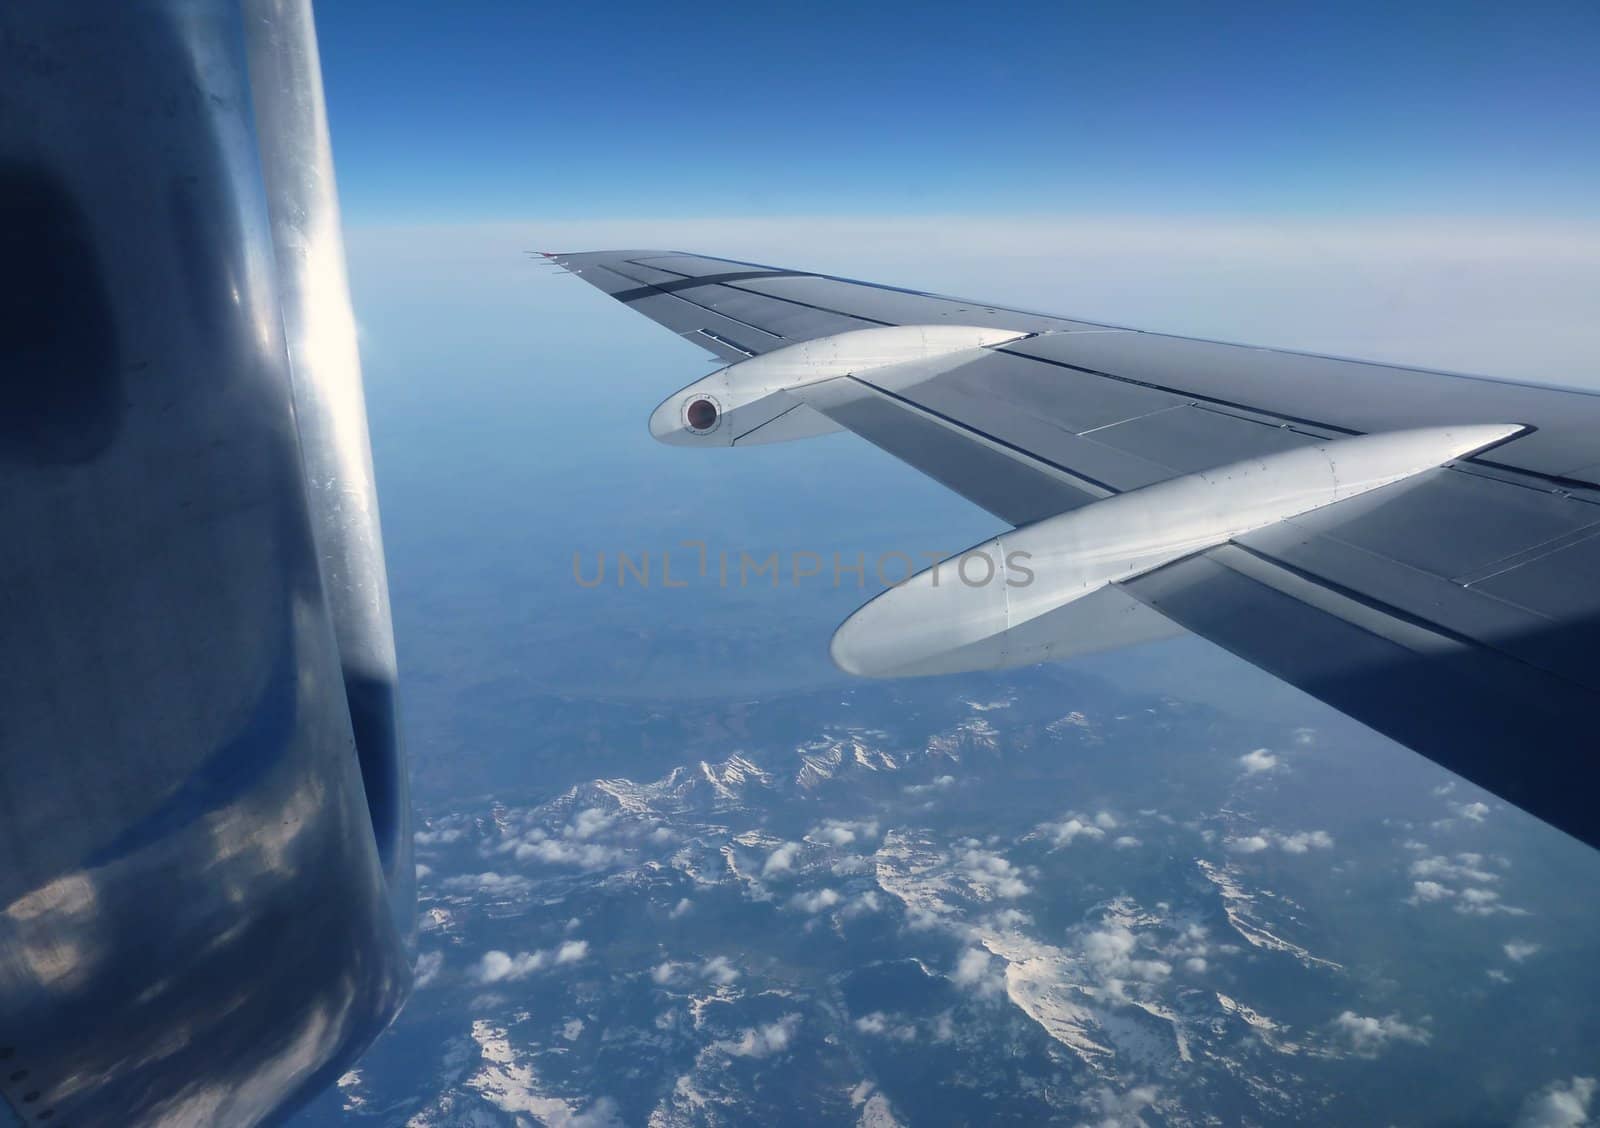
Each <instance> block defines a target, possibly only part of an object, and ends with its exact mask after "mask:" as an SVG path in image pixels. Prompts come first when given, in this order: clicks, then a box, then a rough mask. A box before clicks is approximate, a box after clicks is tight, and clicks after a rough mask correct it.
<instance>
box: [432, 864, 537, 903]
mask: <svg viewBox="0 0 1600 1128" xmlns="http://www.w3.org/2000/svg"><path fill="white" fill-rule="evenodd" d="M442 884H443V885H444V887H445V888H446V889H448V890H450V891H452V892H457V893H482V894H484V895H485V896H489V897H520V896H523V895H525V894H527V893H528V891H529V890H531V889H532V888H533V883H532V882H530V881H529V880H528V879H527V878H525V877H521V876H519V875H517V874H514V873H509V874H502V873H495V872H494V871H493V870H490V871H488V872H486V873H469V874H462V875H461V876H459V877H447V878H445V879H444V881H443V883H442Z"/></svg>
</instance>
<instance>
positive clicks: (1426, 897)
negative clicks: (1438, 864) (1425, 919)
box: [1411, 881, 1456, 904]
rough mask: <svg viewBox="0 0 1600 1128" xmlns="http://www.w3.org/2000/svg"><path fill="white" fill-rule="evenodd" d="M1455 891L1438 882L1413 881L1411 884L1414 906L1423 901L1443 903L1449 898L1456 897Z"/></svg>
mask: <svg viewBox="0 0 1600 1128" xmlns="http://www.w3.org/2000/svg"><path fill="white" fill-rule="evenodd" d="M1455 892H1456V891H1455V890H1454V889H1451V888H1449V887H1448V886H1445V885H1440V884H1439V883H1438V882H1437V881H1413V882H1412V883H1411V901H1412V903H1413V904H1415V903H1419V902H1423V901H1443V900H1444V899H1445V898H1447V897H1453V896H1455Z"/></svg>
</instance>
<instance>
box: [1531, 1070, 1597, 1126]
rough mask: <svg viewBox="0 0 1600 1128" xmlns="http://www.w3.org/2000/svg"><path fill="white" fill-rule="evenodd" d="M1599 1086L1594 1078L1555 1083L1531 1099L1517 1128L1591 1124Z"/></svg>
mask: <svg viewBox="0 0 1600 1128" xmlns="http://www.w3.org/2000/svg"><path fill="white" fill-rule="evenodd" d="M1597 1084H1600V1083H1597V1082H1596V1080H1595V1079H1594V1078H1593V1077H1574V1078H1572V1079H1571V1080H1570V1081H1557V1082H1555V1083H1554V1084H1552V1085H1550V1086H1548V1087H1547V1088H1545V1089H1543V1090H1541V1091H1540V1092H1538V1093H1536V1094H1534V1095H1533V1096H1532V1097H1530V1098H1528V1102H1527V1103H1526V1104H1525V1105H1523V1108H1522V1116H1521V1118H1520V1119H1519V1120H1518V1121H1517V1128H1581V1126H1582V1125H1585V1124H1588V1123H1589V1105H1590V1103H1591V1102H1592V1101H1593V1100H1594V1095H1595V1089H1596V1088H1597Z"/></svg>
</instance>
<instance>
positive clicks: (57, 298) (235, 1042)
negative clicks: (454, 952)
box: [0, 0, 410, 1128]
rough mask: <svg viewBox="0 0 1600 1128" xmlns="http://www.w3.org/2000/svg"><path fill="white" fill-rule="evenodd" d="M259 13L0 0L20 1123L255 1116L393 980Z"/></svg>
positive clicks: (14, 1013)
mask: <svg viewBox="0 0 1600 1128" xmlns="http://www.w3.org/2000/svg"><path fill="white" fill-rule="evenodd" d="M264 11H265V9H258V8H253V9H252V13H253V14H254V15H257V16H259V15H261V14H262V13H263V12H264ZM289 12H290V14H291V15H296V16H297V17H298V18H301V19H304V17H305V13H304V11H303V9H296V8H291V9H290V10H289ZM303 26H304V27H306V28H309V24H305V25H303ZM256 30H258V29H257V27H256V26H255V25H254V23H253V22H252V23H247V22H246V21H244V20H242V19H241V15H240V10H239V7H238V5H236V4H233V3H230V2H226V0H184V2H159V0H142V2H137V3H127V4H104V5H98V6H96V8H95V10H94V12H93V15H92V16H86V15H85V13H84V11H83V9H81V8H80V7H79V6H77V5H66V4H63V5H51V4H22V5H8V6H4V7H0V92H3V94H0V101H3V103H4V105H5V107H6V112H5V113H4V114H0V201H3V209H4V211H5V214H6V216H7V222H6V223H5V224H4V225H3V227H0V240H3V243H4V245H3V250H4V254H3V256H0V262H3V263H4V269H5V281H4V282H3V283H0V371H3V372H4V374H5V375H4V379H5V381H6V386H7V407H6V410H5V411H4V412H3V413H0V528H3V529H4V535H3V536H0V623H3V624H4V630H3V633H0V1055H3V1056H4V1057H5V1061H6V1066H5V1069H4V1071H3V1073H0V1092H3V1094H4V1097H5V1099H6V1100H7V1101H9V1102H10V1103H11V1104H12V1105H13V1106H15V1107H16V1108H17V1109H19V1110H21V1112H22V1113H23V1114H24V1116H25V1117H26V1118H27V1122H28V1123H37V1122H41V1121H44V1120H45V1119H46V1114H47V1113H48V1114H50V1116H49V1122H50V1123H52V1124H63V1125H69V1126H71V1128H82V1126H86V1125H116V1126H126V1125H140V1124H154V1123H193V1124H228V1125H234V1124H250V1123H254V1122H257V1121H259V1120H262V1119H266V1118H271V1117H275V1116H279V1115H282V1113H283V1111H284V1110H285V1109H286V1108H288V1107H290V1106H292V1105H293V1104H294V1103H295V1102H296V1101H297V1100H298V1099H300V1098H302V1097H304V1096H306V1095H309V1094H310V1093H311V1092H314V1091H315V1090H317V1089H318V1088H320V1087H321V1086H322V1085H324V1084H326V1083H328V1082H329V1081H331V1080H332V1079H333V1078H335V1077H337V1076H338V1074H339V1073H341V1072H342V1071H343V1070H344V1069H345V1068H347V1067H348V1064H349V1063H350V1062H351V1061H352V1060H353V1058H354V1057H355V1056H356V1055H358V1054H359V1052H360V1051H361V1050H362V1049H363V1048H364V1047H365V1046H366V1045H367V1044H368V1043H369V1042H370V1041H371V1039H372V1038H373V1037H374V1036H376V1034H377V1033H378V1031H380V1030H381V1029H382V1028H383V1026H384V1025H385V1024H386V1023H387V1022H388V1020H389V1019H390V1018H391V1017H392V1016H393V1014H394V1013H395V1012H396V1010H397V1009H398V1007H399V1005H400V1003H401V1001H402V1000H403V999H404V997H405V994H406V991H407V989H408V986H409V982H410V968H409V960H408V958H407V955H406V952H405V950H404V948H403V945H402V938H401V935H400V932H399V929H397V927H396V924H395V904H394V901H393V900H392V897H393V896H398V897H399V898H400V900H401V901H402V903H403V902H404V899H405V898H406V897H407V896H408V892H407V891H406V890H405V889H399V890H397V889H396V888H394V887H392V886H391V883H390V882H389V881H387V880H386V878H385V873H384V868H383V865H382V860H381V858H380V853H379V847H378V840H377V838H376V836H375V834H374V820H373V817H372V814H371V813H370V812H369V796H368V793H367V787H366V784H365V782H364V780H363V774H362V764H361V761H360V758H359V757H358V754H357V749H356V735H355V732H354V731H353V728H352V713H351V704H350V702H349V701H348V700H347V694H346V689H347V684H348V682H347V678H346V669H345V666H344V663H345V659H346V657H347V656H349V657H352V658H353V657H356V656H358V655H364V656H365V658H363V662H364V661H365V660H366V658H371V657H372V656H374V655H376V656H377V659H378V665H379V667H380V672H381V666H382V659H383V656H384V654H385V653H386V651H385V642H386V637H385V638H372V639H366V640H364V639H362V638H361V637H360V636H359V633H357V634H354V635H349V634H347V635H345V636H343V638H342V637H341V635H340V633H338V631H336V624H335V617H334V615H333V614H332V613H331V611H330V607H331V606H332V605H333V604H335V603H337V602H338V600H339V599H340V598H342V596H339V595H336V592H339V591H343V592H344V593H345V595H348V594H350V592H351V591H352V590H356V589H351V588H350V587H347V586H345V584H344V582H343V581H344V579H348V577H343V578H341V577H339V576H338V575H335V576H334V580H333V582H332V583H331V584H330V583H329V582H327V581H326V580H325V575H324V572H325V565H326V564H327V562H328V559H329V556H328V545H327V544H326V543H319V541H318V528H317V523H318V517H317V514H318V513H319V512H323V513H326V510H325V509H321V508H319V506H320V503H319V505H313V504H312V503H311V502H310V501H309V499H308V489H307V463H306V462H304V461H302V439H303V438H304V436H303V435H302V433H301V432H300V431H299V430H298V429H297V427H296V420H295V408H296V404H295V401H294V396H293V389H292V388H291V380H290V358H289V355H288V351H287V348H286V343H285V336H284V327H285V324H286V320H285V316H286V313H288V314H290V315H291V316H292V312H293V311H292V310H290V309H286V303H285V301H284V299H285V298H286V297H287V299H288V302H287V304H288V305H289V306H293V305H294V304H295V302H297V301H310V300H312V298H313V295H311V294H309V293H304V292H302V293H301V294H300V296H299V297H297V296H296V294H297V290H296V283H295V282H294V281H293V280H291V281H290V282H289V285H288V286H287V287H284V286H283V285H282V279H281V278H280V276H279V274H278V272H277V270H276V266H275V258H276V255H275V250H276V248H275V246H274V238H273V236H274V232H273V229H272V225H271V220H270V217H269V199H268V192H267V191H266V190H265V189H264V187H263V176H262V167H261V160H262V156H263V153H271V152H273V151H274V147H273V146H272V145H271V144H270V143H269V144H267V145H264V146H261V147H259V148H258V141H259V140H261V138H259V137H258V135H257V134H256V132H255V130H254V129H253V121H252V116H251V107H252V102H253V92H252V90H251V89H250V87H249V85H248V82H247V64H246V58H245V55H244V50H245V44H246V43H247V42H250V41H251V40H252V37H253V34H254V32H255V31H256ZM296 42H298V43H300V44H301V46H302V47H303V46H304V44H305V40H304V39H303V38H301V39H294V38H293V37H291V40H290V41H289V42H288V44H287V45H286V48H285V49H288V50H293V49H294V43H296ZM305 63H306V60H300V61H299V63H296V64H295V65H291V66H289V67H287V70H286V73H302V74H303V73H304V71H303V65H304V64H305ZM280 124H282V123H280ZM291 227H292V225H291ZM302 372H303V373H304V375H305V376H306V377H307V378H308V379H310V380H320V379H321V378H322V377H323V375H324V374H327V373H329V372H330V369H328V368H327V367H325V366H322V365H320V364H308V365H307V366H306V367H305V368H304V369H303V370H302ZM340 433H341V434H343V435H346V436H349V435H351V434H352V432H349V431H342V432H340ZM327 437H328V436H327V434H326V433H319V435H318V436H317V437H314V439H313V441H314V442H321V441H322V440H323V439H324V438H327ZM361 437H362V438H364V436H361ZM330 441H331V440H330ZM308 453H311V454H312V455H313V461H312V464H313V465H322V466H336V467H342V466H345V465H347V464H346V463H344V462H342V461H340V460H339V459H338V458H337V457H336V456H334V455H333V454H330V458H331V461H329V462H323V461H321V459H320V456H318V455H317V454H316V452H308ZM324 484H325V483H319V488H320V487H321V486H322V485H324ZM353 485H354V486H355V487H356V488H357V489H360V488H363V486H364V483H363V482H359V481H358V482H355V483H353ZM339 487H340V484H339V483H335V485H334V488H335V489H338V488H339ZM373 530H374V532H375V526H374V527H373ZM351 543H352V544H353V543H355V542H351ZM371 547H374V548H375V545H373V546H371ZM335 555H336V556H337V553H336V554H335ZM358 555H359V554H358ZM344 558H345V559H351V557H349V556H346V557H344ZM375 563H376V565H377V566H378V567H379V568H380V569H381V555H380V556H379V557H378V559H377V561H376V562H375ZM379 574H381V571H380V573H379ZM369 575H370V573H369ZM346 606H347V608H348V607H349V606H351V605H350V604H347V605H346ZM385 620H386V616H377V617H374V618H371V619H369V620H368V621H369V622H371V623H375V624H381V625H383V626H386V621H385ZM345 639H348V640H349V644H350V645H349V648H348V649H346V647H345V646H343V645H342V642H343V641H344V640H345ZM368 642H370V643H371V646H366V645H364V643H368ZM362 668H368V667H365V666H363V667H362ZM391 668H392V667H391ZM395 859H396V855H391V865H393V864H395Z"/></svg>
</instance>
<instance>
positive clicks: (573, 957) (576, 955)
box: [556, 940, 589, 964]
mask: <svg viewBox="0 0 1600 1128" xmlns="http://www.w3.org/2000/svg"><path fill="white" fill-rule="evenodd" d="M588 955H589V941H587V940H568V941H567V942H566V943H565V944H562V945H561V947H559V948H557V949H556V963H558V964H572V963H578V962H579V961H581V960H583V959H585V958H586V957H587V956H588Z"/></svg>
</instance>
